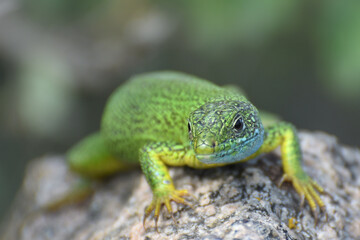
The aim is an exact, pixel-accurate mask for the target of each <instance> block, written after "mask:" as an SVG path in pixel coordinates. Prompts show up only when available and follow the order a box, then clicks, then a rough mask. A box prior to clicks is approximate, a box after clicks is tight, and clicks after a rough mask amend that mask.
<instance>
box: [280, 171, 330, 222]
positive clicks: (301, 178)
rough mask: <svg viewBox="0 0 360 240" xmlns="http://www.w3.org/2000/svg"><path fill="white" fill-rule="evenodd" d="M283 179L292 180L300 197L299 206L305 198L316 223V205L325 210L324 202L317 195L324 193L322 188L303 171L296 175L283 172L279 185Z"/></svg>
mask: <svg viewBox="0 0 360 240" xmlns="http://www.w3.org/2000/svg"><path fill="white" fill-rule="evenodd" d="M284 181H291V182H292V184H293V186H294V188H295V190H296V192H297V193H298V194H299V195H300V197H301V204H300V206H301V207H302V206H303V205H304V202H305V199H306V200H307V201H308V203H309V205H310V208H311V211H312V212H313V214H314V217H315V225H316V224H317V219H318V215H317V211H316V210H317V206H319V207H320V209H321V211H322V212H325V204H324V202H323V201H322V200H321V198H320V196H319V193H324V189H323V188H322V187H321V186H320V185H319V184H317V183H316V182H315V181H314V180H312V179H311V178H310V177H309V176H308V175H307V174H305V173H301V174H298V175H289V174H286V173H285V174H284V175H283V176H282V178H281V180H280V183H279V187H280V186H281V184H282V183H283V182H284ZM325 214H326V212H325ZM326 218H327V216H326Z"/></svg>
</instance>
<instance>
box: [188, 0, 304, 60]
mask: <svg viewBox="0 0 360 240" xmlns="http://www.w3.org/2000/svg"><path fill="white" fill-rule="evenodd" d="M300 3H301V2H299V1H282V0H272V1H251V0H246V1H237V0H230V1H226V3H225V4H224V2H221V1H207V3H206V4H204V2H202V1H191V0H187V1H183V4H184V5H185V13H184V15H185V16H186V18H185V19H186V21H187V25H188V26H189V28H190V29H189V32H188V35H187V36H188V37H189V38H190V40H191V45H193V48H194V49H197V50H201V51H202V53H203V54H209V53H210V54H211V53H213V54H215V55H216V56H218V54H221V55H223V54H228V53H229V51H230V52H231V51H232V50H233V48H234V46H239V45H240V46H241V45H242V46H246V47H259V46H261V45H263V44H264V43H267V42H268V41H269V39H270V38H272V37H274V36H275V35H277V34H279V32H282V31H284V30H285V29H286V28H289V27H291V26H292V25H293V24H294V22H295V21H296V17H297V16H298V14H299V10H300V9H299V6H300ZM294 18H295V20H294Z"/></svg>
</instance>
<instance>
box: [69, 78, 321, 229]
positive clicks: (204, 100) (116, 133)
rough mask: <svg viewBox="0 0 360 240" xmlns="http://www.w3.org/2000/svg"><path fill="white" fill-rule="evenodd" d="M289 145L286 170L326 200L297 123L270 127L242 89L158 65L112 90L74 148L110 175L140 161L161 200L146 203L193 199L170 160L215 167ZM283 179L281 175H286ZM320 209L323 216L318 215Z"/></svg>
mask: <svg viewBox="0 0 360 240" xmlns="http://www.w3.org/2000/svg"><path fill="white" fill-rule="evenodd" d="M278 146H280V147H281V153H282V163H283V167H284V176H283V178H282V181H284V180H288V181H292V183H293V186H294V187H295V189H296V191H297V192H298V193H299V194H300V196H301V197H302V198H303V199H304V198H306V199H307V201H308V203H309V205H310V207H311V209H312V211H313V212H314V213H316V208H317V205H318V206H319V207H320V208H324V206H325V205H324V203H323V202H322V200H321V199H320V197H319V195H318V193H317V192H320V193H322V192H323V189H322V188H321V187H320V186H319V185H318V184H317V183H315V182H314V181H313V180H312V179H311V178H310V177H309V176H308V175H307V174H306V173H305V172H304V171H303V169H302V167H301V163H300V162H301V151H300V147H299V140H298V138H297V134H296V130H295V128H294V127H293V126H292V125H291V124H289V123H285V122H278V123H273V124H272V125H271V126H269V127H266V128H265V129H264V127H263V124H262V121H261V119H260V117H259V113H258V110H257V109H256V108H255V107H254V106H253V105H252V104H251V103H250V102H249V101H248V100H247V99H246V98H245V97H244V96H243V95H242V94H241V92H240V90H238V89H235V88H234V89H230V88H229V87H225V88H222V87H218V86H216V85H214V84H212V83H210V82H208V81H205V80H202V79H199V78H197V77H194V76H190V75H186V74H182V73H176V72H156V73H150V74H144V75H139V76H135V77H133V78H132V79H131V80H130V81H128V82H127V83H126V84H124V85H123V86H122V87H120V88H118V89H117V90H116V91H115V92H114V93H113V94H112V96H111V97H110V99H109V101H108V103H107V105H106V108H105V112H104V115H103V118H102V123H101V131H100V132H99V133H96V134H94V135H92V136H90V137H88V138H85V139H84V140H83V141H82V142H80V143H79V144H78V145H76V146H75V147H74V148H73V149H71V150H70V151H69V153H68V161H69V164H70V166H71V167H72V169H74V170H75V171H77V172H79V173H81V174H83V175H85V176H91V177H102V176H106V175H109V174H112V173H115V172H118V171H122V170H126V169H128V168H131V167H132V166H134V165H136V164H139V163H140V166H141V169H142V171H143V173H144V174H145V177H146V180H147V182H148V183H149V185H150V187H151V189H152V192H153V200H152V202H151V204H150V205H149V207H148V208H147V209H146V210H145V216H144V224H145V219H146V218H147V216H148V215H149V214H150V213H151V212H152V211H154V210H155V212H154V217H155V223H157V220H158V218H159V214H160V210H161V207H162V205H165V207H166V208H167V210H168V211H169V212H170V213H171V214H172V209H171V205H170V201H175V202H178V203H183V204H186V202H185V200H184V198H183V197H184V196H186V195H188V192H187V191H186V190H177V189H175V187H174V184H173V182H172V179H171V177H170V176H169V173H168V170H167V167H166V166H189V167H193V168H211V167H219V166H223V165H227V164H233V163H237V162H243V161H246V160H249V159H251V158H253V157H255V156H257V155H259V154H261V153H266V152H270V151H272V150H274V149H275V148H277V147H278ZM282 181H281V182H282ZM315 216H316V215H315Z"/></svg>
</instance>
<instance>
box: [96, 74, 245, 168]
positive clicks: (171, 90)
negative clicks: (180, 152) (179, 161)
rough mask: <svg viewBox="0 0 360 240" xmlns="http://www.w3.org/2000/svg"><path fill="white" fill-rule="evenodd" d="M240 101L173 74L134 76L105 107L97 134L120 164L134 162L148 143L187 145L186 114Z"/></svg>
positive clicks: (204, 83)
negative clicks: (212, 103) (217, 103)
mask: <svg viewBox="0 0 360 240" xmlns="http://www.w3.org/2000/svg"><path fill="white" fill-rule="evenodd" d="M227 99H229V100H237V99H238V100H242V101H244V99H245V98H244V97H243V96H241V95H240V94H238V93H237V92H235V91H229V90H228V89H225V88H221V87H219V86H217V85H215V84H213V83H210V82H208V81H206V80H202V79H199V78H197V77H194V76H191V75H187V74H182V73H176V72H165V73H164V72H155V73H151V74H146V75H138V76H135V77H133V78H132V79H130V80H129V81H128V82H127V83H125V84H124V85H122V86H121V87H119V88H118V89H116V90H115V92H114V93H113V94H112V95H111V96H110V98H109V100H108V103H107V105H106V108H105V111H104V115H103V119H102V123H101V133H102V136H103V137H104V139H105V140H106V141H107V143H108V144H109V147H110V150H111V151H112V153H113V154H114V156H116V157H117V158H119V159H121V160H122V161H129V162H134V161H138V153H139V149H140V148H141V147H143V146H144V145H145V144H147V143H149V142H169V141H170V142H176V143H179V144H181V145H183V146H188V145H189V139H188V130H187V121H188V117H189V115H190V113H191V112H192V111H194V110H195V109H197V108H199V107H200V106H201V105H203V104H205V103H207V102H209V101H215V100H216V101H217V100H227Z"/></svg>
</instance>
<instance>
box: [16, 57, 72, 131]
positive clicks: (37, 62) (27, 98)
mask: <svg viewBox="0 0 360 240" xmlns="http://www.w3.org/2000/svg"><path fill="white" fill-rule="evenodd" d="M73 83H74V82H73V81H72V79H71V75H70V74H69V70H68V69H67V66H66V65H64V64H63V62H62V61H61V60H59V59H56V58H55V56H54V55H50V56H49V55H40V54H38V55H34V54H32V55H31V57H30V56H29V58H28V61H26V62H25V63H24V66H23V68H21V69H20V75H19V78H18V81H17V86H16V87H17V89H18V102H17V106H16V107H17V109H18V111H19V112H18V114H19V117H20V119H21V120H22V121H21V122H22V125H23V127H24V128H25V129H28V131H30V133H31V134H34V135H37V136H40V137H46V138H51V137H56V136H58V135H59V134H60V131H64V130H65V127H66V126H64V123H65V122H66V119H69V118H70V113H71V111H70V110H71V108H72V107H73V104H74V99H73V97H74V94H73V93H72V90H73V88H74V86H73Z"/></svg>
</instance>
